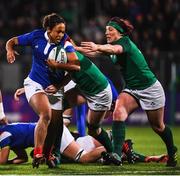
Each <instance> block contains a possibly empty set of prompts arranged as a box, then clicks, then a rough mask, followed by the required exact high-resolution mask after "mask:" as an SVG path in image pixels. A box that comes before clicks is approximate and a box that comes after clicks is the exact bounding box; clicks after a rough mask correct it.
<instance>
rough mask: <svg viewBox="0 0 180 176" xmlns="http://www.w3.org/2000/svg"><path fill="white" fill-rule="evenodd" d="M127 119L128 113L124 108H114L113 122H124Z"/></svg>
mask: <svg viewBox="0 0 180 176" xmlns="http://www.w3.org/2000/svg"><path fill="white" fill-rule="evenodd" d="M127 117H128V113H127V111H126V109H125V108H124V107H120V108H116V109H115V110H114V112H113V120H120V121H124V120H126V118H127Z"/></svg>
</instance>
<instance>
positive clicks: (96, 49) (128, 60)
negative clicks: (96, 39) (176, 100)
mask: <svg viewBox="0 0 180 176" xmlns="http://www.w3.org/2000/svg"><path fill="white" fill-rule="evenodd" d="M133 28H134V27H133V26H132V24H131V23H130V22H129V21H128V20H124V19H121V18H119V17H113V18H112V19H111V20H110V21H109V22H108V24H107V26H106V33H105V35H106V39H107V44H105V45H99V44H95V43H93V42H82V43H81V47H78V48H76V49H79V51H81V52H83V53H84V54H86V55H87V56H92V57H93V56H97V54H108V55H110V58H111V60H112V62H113V63H114V64H116V65H118V66H119V67H120V68H121V71H122V76H123V78H124V81H125V87H124V89H123V90H122V92H121V93H120V94H119V97H118V98H117V101H116V105H115V109H114V112H113V124H112V135H113V151H114V152H115V153H117V154H118V155H119V156H121V151H122V144H123V142H124V139H125V120H126V119H127V118H128V116H129V114H131V113H132V112H133V111H135V110H136V109H137V108H139V107H141V108H142V109H143V110H144V111H145V112H146V114H147V117H148V120H149V122H150V125H151V127H152V129H153V130H154V131H155V132H156V133H157V134H158V135H159V136H160V137H161V138H162V140H163V141H164V143H165V144H166V148H167V153H168V155H169V159H168V161H167V166H172V167H174V166H176V165H177V158H176V157H177V148H176V147H175V145H174V142H173V135H172V132H171V130H170V128H169V127H168V126H166V125H165V124H164V121H163V118H164V106H165V95H164V90H163V88H162V86H161V84H160V82H159V81H158V80H157V78H156V77H155V75H154V74H153V73H152V72H151V70H150V69H149V67H148V65H147V63H146V61H145V58H144V56H143V54H142V53H141V51H140V50H139V49H138V48H137V46H136V45H135V44H134V43H133V42H132V41H131V40H130V38H129V34H130V33H131V32H132V30H133Z"/></svg>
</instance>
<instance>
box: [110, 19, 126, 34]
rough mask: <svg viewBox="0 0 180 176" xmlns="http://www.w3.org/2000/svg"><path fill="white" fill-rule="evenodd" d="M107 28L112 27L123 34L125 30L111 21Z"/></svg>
mask: <svg viewBox="0 0 180 176" xmlns="http://www.w3.org/2000/svg"><path fill="white" fill-rule="evenodd" d="M107 26H112V27H114V28H115V29H116V30H118V31H119V32H121V33H123V32H124V30H123V28H122V27H121V26H120V25H119V24H117V23H116V22H114V21H109V22H108V24H107Z"/></svg>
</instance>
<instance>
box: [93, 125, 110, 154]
mask: <svg viewBox="0 0 180 176" xmlns="http://www.w3.org/2000/svg"><path fill="white" fill-rule="evenodd" d="M95 138H96V139H97V140H98V141H99V142H100V143H101V144H102V145H103V146H104V147H105V148H106V150H107V152H112V143H111V141H110V139H109V137H108V134H107V132H106V131H105V130H104V129H103V128H101V133H100V134H99V135H98V136H96V137H95Z"/></svg>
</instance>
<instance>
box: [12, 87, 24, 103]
mask: <svg viewBox="0 0 180 176" xmlns="http://www.w3.org/2000/svg"><path fill="white" fill-rule="evenodd" d="M24 92H25V90H24V87H22V88H19V89H17V90H16V92H15V93H14V99H15V100H16V101H19V97H20V96H21V95H22V94H24Z"/></svg>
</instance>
